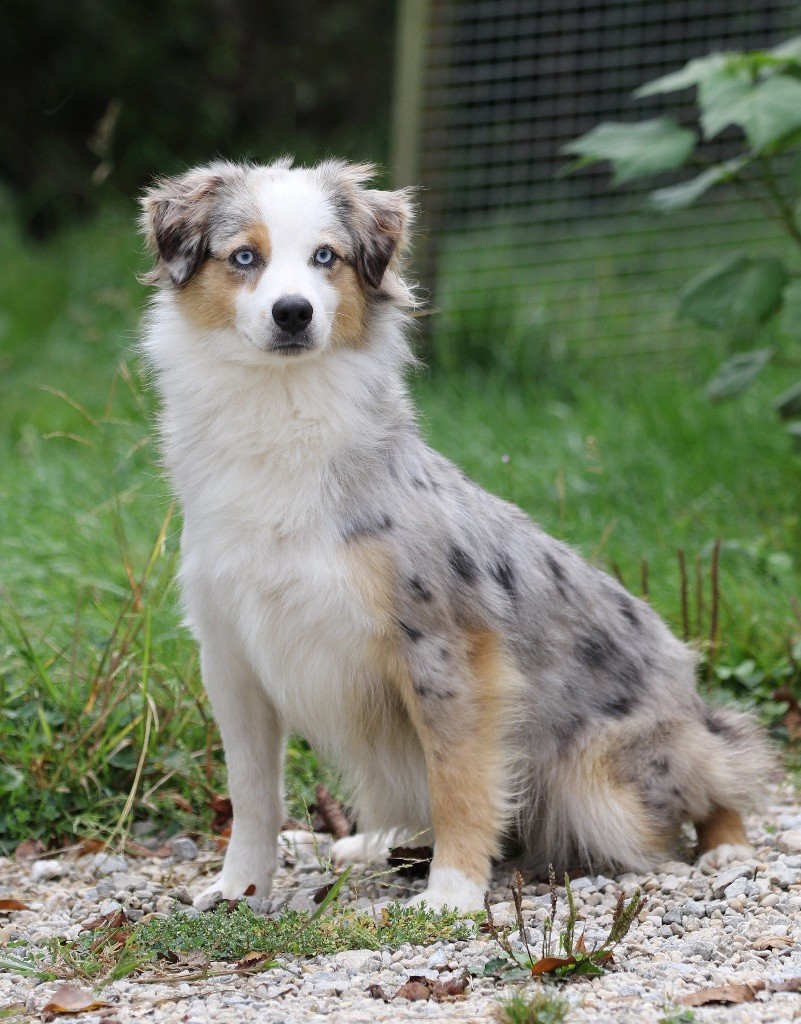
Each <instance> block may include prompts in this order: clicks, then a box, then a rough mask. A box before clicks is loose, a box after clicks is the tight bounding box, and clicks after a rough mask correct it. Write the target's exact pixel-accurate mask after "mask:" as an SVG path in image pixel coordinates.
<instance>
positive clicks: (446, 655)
mask: <svg viewBox="0 0 801 1024" xmlns="http://www.w3.org/2000/svg"><path fill="white" fill-rule="evenodd" d="M439 656H440V658H442V660H443V661H450V657H451V652H450V651H449V650H448V648H447V647H440V649H439Z"/></svg>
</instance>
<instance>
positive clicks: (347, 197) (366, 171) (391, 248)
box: [326, 163, 415, 291]
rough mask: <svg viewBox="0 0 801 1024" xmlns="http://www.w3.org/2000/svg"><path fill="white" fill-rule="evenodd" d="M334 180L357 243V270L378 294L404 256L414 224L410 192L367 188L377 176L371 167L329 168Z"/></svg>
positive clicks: (361, 165) (349, 165)
mask: <svg viewBox="0 0 801 1024" xmlns="http://www.w3.org/2000/svg"><path fill="white" fill-rule="evenodd" d="M326 170H332V171H333V172H334V178H335V189H336V195H337V200H338V205H339V206H340V207H341V209H342V210H343V213H344V216H345V220H346V222H347V226H348V227H349V229H350V231H351V234H352V236H353V240H354V243H355V262H356V271H357V273H358V274H359V277H360V278H361V280H362V282H363V283H364V284H366V285H368V286H369V287H370V288H373V289H375V290H376V291H378V290H380V289H381V285H382V282H383V281H384V275H385V274H386V271H387V268H388V267H389V265H390V263H391V262H392V261H393V259H396V258H399V257H400V256H402V255H403V252H404V250H405V249H406V247H407V245H408V241H409V231H410V228H411V225H412V222H413V221H414V213H415V209H414V203H413V200H412V195H413V193H412V190H411V189H398V190H397V191H395V192H384V191H381V190H379V189H374V188H365V187H364V182H366V181H369V180H370V179H371V178H372V177H374V176H375V168H374V167H373V166H372V165H371V164H340V163H337V164H335V165H333V167H332V166H331V165H329V167H327V168H326Z"/></svg>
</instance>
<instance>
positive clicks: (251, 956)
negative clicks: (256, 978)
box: [236, 949, 271, 971]
mask: <svg viewBox="0 0 801 1024" xmlns="http://www.w3.org/2000/svg"><path fill="white" fill-rule="evenodd" d="M270 956H271V954H270V953H264V952H261V951H260V950H258V949H251V951H250V952H249V953H245V955H244V956H243V957H242V959H241V960H240V961H239V962H238V963H237V965H236V969H237V970H238V971H251V970H253V968H254V967H260V966H261V965H262V964H263V963H264V962H265V960H269V958H270Z"/></svg>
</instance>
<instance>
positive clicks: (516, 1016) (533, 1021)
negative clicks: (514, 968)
mask: <svg viewBox="0 0 801 1024" xmlns="http://www.w3.org/2000/svg"><path fill="white" fill-rule="evenodd" d="M569 1012H570V1003H569V1002H568V1001H567V1000H566V999H562V998H561V997H560V996H557V995H554V994H553V993H552V992H548V991H542V992H536V993H535V994H534V995H525V994H524V993H522V992H515V993H514V995H512V996H510V997H509V998H508V999H506V1000H504V1002H502V1003H501V1005H500V1006H499V1007H498V1014H497V1017H498V1021H499V1022H500V1024H562V1022H563V1021H566V1020H567V1015H568V1014H569Z"/></svg>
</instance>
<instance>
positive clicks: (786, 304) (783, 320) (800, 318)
mask: <svg viewBox="0 0 801 1024" xmlns="http://www.w3.org/2000/svg"><path fill="white" fill-rule="evenodd" d="M779 327H780V328H781V330H782V333H784V334H787V335H788V336H789V337H791V338H801V281H790V283H789V284H788V285H787V286H786V287H785V289H784V292H783V293H782V312H781V316H780V317H779Z"/></svg>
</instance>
